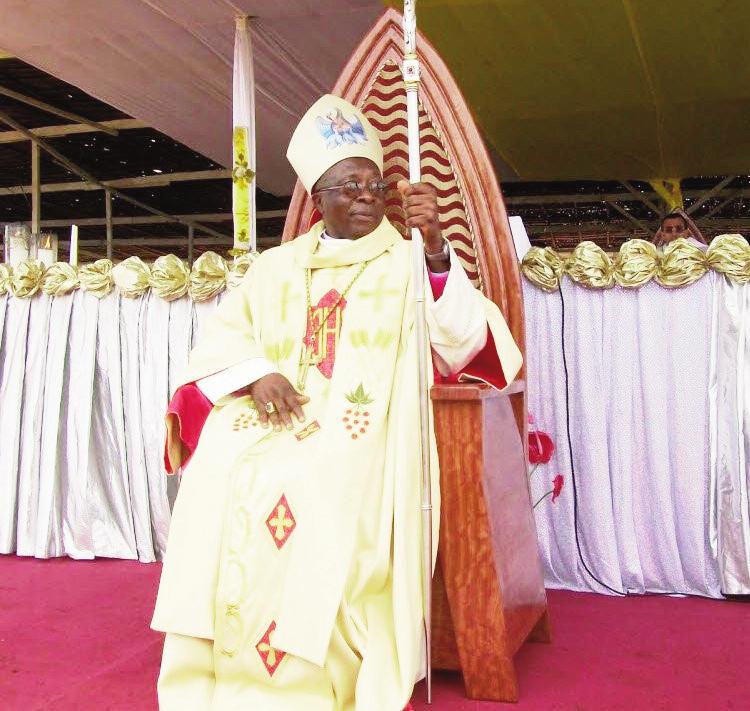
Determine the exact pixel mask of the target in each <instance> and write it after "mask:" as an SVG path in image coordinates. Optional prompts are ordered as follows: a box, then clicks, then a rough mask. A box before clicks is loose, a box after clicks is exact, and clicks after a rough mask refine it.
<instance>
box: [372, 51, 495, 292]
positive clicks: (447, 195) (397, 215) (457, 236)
mask: <svg viewBox="0 0 750 711" xmlns="http://www.w3.org/2000/svg"><path fill="white" fill-rule="evenodd" d="M363 110H364V112H365V115H366V116H367V118H368V119H369V120H370V122H371V123H372V125H373V126H374V127H375V128H376V129H377V130H378V133H379V134H380V138H381V140H382V142H383V150H384V171H383V172H384V175H385V176H386V177H387V178H388V179H389V181H390V182H393V183H395V182H396V181H398V180H400V179H402V178H403V179H407V178H408V175H409V155H408V142H407V119H406V95H405V91H404V84H403V80H402V78H401V70H400V69H399V68H398V66H397V65H396V64H395V63H394V62H392V61H388V62H386V63H385V64H384V65H383V67H382V68H381V70H380V72H379V74H378V76H377V79H376V80H375V82H374V84H373V86H372V87H371V88H370V91H369V92H368V96H367V100H366V101H365V104H364V108H363ZM419 128H420V131H419V136H420V146H421V151H422V156H421V157H422V179H423V180H425V182H429V183H431V184H432V185H434V186H435V188H436V189H437V193H438V205H439V207H440V224H441V227H442V229H443V234H444V235H445V236H446V238H447V239H448V240H450V242H451V245H452V246H453V248H454V249H455V251H456V254H457V256H458V258H459V259H460V260H461V263H462V265H463V267H464V269H465V270H466V273H467V275H468V276H469V278H470V279H471V280H472V281H473V282H474V284H475V286H477V287H479V285H480V282H479V273H478V268H477V256H476V249H475V246H474V240H473V237H472V234H471V229H470V227H469V221H468V218H467V215H466V204H465V202H464V199H463V195H462V194H461V190H460V188H459V185H458V183H457V182H456V179H455V176H454V175H453V169H452V166H451V162H450V159H449V157H448V154H447V152H446V150H445V146H444V145H443V143H442V141H441V139H440V136H439V135H438V134H437V132H436V131H435V128H434V125H433V123H432V120H431V119H430V117H429V116H428V115H427V113H426V112H425V110H424V107H422V106H420V110H419ZM386 214H387V215H388V218H389V219H390V220H391V222H392V223H393V224H394V225H395V226H396V227H397V228H398V229H399V230H400V231H401V233H402V234H404V235H405V236H408V234H407V232H408V231H407V229H406V226H405V224H404V214H403V210H402V208H401V200H400V199H399V197H398V194H397V193H396V192H395V191H392V192H391V193H390V194H389V195H388V199H387V202H386Z"/></svg>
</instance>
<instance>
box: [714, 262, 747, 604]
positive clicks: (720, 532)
mask: <svg viewBox="0 0 750 711" xmlns="http://www.w3.org/2000/svg"><path fill="white" fill-rule="evenodd" d="M716 287H717V288H716V298H715V300H714V309H713V335H712V339H711V346H712V347H711V368H710V372H709V389H708V395H709V401H710V403H711V423H710V424H711V489H712V491H713V492H715V500H714V505H713V507H712V511H713V512H714V520H713V521H712V526H711V532H712V536H711V545H712V550H713V551H714V553H715V554H716V556H717V558H718V561H719V567H720V570H721V577H722V590H723V591H724V592H725V593H727V594H730V595H742V594H744V595H747V594H748V593H750V505H749V504H748V497H749V496H750V285H747V284H745V285H739V284H733V283H732V282H730V281H729V280H727V279H725V278H718V277H717V279H716Z"/></svg>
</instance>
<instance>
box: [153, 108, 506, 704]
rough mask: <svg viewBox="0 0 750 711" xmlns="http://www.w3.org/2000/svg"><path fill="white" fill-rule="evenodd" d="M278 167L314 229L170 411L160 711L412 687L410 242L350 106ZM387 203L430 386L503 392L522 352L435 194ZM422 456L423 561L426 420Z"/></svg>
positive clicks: (415, 563)
mask: <svg viewBox="0 0 750 711" xmlns="http://www.w3.org/2000/svg"><path fill="white" fill-rule="evenodd" d="M287 157H288V158H289V161H290V162H291V164H292V166H293V168H294V170H295V171H296V173H297V175H298V176H299V179H300V180H301V182H302V184H303V185H304V187H305V188H306V190H307V191H308V192H309V193H310V195H311V196H312V200H313V202H314V204H315V207H316V208H317V211H318V212H319V214H320V216H321V219H320V220H318V221H317V222H316V223H315V224H314V225H313V226H312V228H311V229H310V230H309V232H307V233H306V234H303V235H301V236H299V237H297V238H296V239H295V240H293V241H291V242H288V243H285V244H282V245H281V246H279V247H275V248H273V249H269V250H267V251H265V252H263V254H261V255H260V256H259V257H258V258H257V259H256V260H255V261H254V262H253V264H252V265H251V267H250V269H249V270H248V272H247V275H246V277H245V279H244V280H243V282H242V283H241V285H240V286H238V287H237V288H235V289H234V290H233V291H232V292H231V293H230V294H229V295H228V296H227V297H226V298H225V299H224V300H223V301H222V302H221V304H220V305H219V307H218V308H217V309H216V311H215V314H214V315H213V316H212V318H211V320H210V322H209V323H207V325H206V327H205V329H204V331H203V333H202V334H201V337H200V339H199V341H198V343H197V345H196V347H195V349H194V350H193V351H192V353H191V355H190V359H189V365H188V368H187V371H186V372H185V373H184V376H183V378H182V380H181V382H182V385H181V386H180V387H179V388H178V389H177V391H176V392H175V394H174V397H173V399H172V402H171V403H170V407H169V412H168V415H167V430H168V440H167V445H166V454H165V456H166V458H167V465H168V468H169V469H170V470H171V471H176V470H177V469H178V468H181V470H182V474H183V476H182V480H181V486H180V491H179V494H178V496H177V500H176V502H175V507H174V512H173V517H172V522H171V528H170V532H169V542H168V546H167V552H166V557H165V561H164V568H163V572H162V577H161V583H160V586H159V594H158V598H157V602H156V609H155V612H154V617H153V622H152V626H153V628H154V629H156V630H159V631H162V632H165V633H166V638H165V644H164V653H163V658H162V665H161V672H160V676H159V682H158V694H159V703H160V708H161V709H162V711H178V710H179V711H189V710H191V709H194V710H195V711H208V709H213V710H214V711H221V710H227V711H229V710H230V709H231V710H232V711H234V710H236V709H262V711H301V710H302V709H304V711H401V710H402V709H404V708H405V707H407V704H408V703H409V699H410V697H411V695H412V691H413V687H414V684H415V682H417V681H418V680H419V678H420V676H421V675H423V673H424V642H423V639H424V636H423V605H422V598H423V595H422V582H421V573H420V570H421V557H422V554H421V550H422V542H421V538H422V536H421V516H420V502H421V499H420V486H421V473H420V451H419V447H420V434H419V433H420V404H419V403H420V394H419V392H418V387H417V379H418V377H417V373H418V366H417V363H418V358H417V343H416V337H415V327H414V317H415V306H414V295H413V283H412V266H411V265H412V250H411V246H410V245H411V243H410V242H408V241H406V240H404V239H403V237H402V236H401V234H400V233H399V231H398V230H397V229H395V228H394V227H393V225H391V223H390V222H389V221H388V219H387V218H386V217H385V208H386V194H387V191H388V185H387V184H386V182H385V181H384V180H383V148H382V146H381V143H380V140H379V138H378V135H377V132H376V130H375V129H374V128H373V126H372V125H371V124H370V123H369V121H368V120H367V118H366V117H365V116H364V114H363V113H362V112H361V111H360V110H359V109H357V108H356V107H354V106H352V105H351V104H349V103H348V102H346V101H344V100H342V99H340V98H338V97H335V96H330V95H327V96H323V97H322V98H321V99H319V100H318V101H317V102H316V103H315V104H314V105H313V106H312V107H311V108H310V109H309V111H308V112H307V113H306V114H305V116H303V118H302V120H301V121H300V123H299V125H298V126H297V128H296V130H295V132H294V135H293V136H292V139H291V142H290V144H289V149H288V152H287ZM398 191H399V193H400V195H401V199H402V200H403V205H404V212H405V215H406V224H407V226H408V227H416V228H419V229H420V230H421V233H422V235H423V236H424V250H425V262H424V264H425V267H424V268H425V273H426V277H427V279H426V281H427V283H428V284H429V287H428V288H427V294H426V304H425V311H426V323H427V330H428V333H429V341H430V344H431V352H432V356H433V366H434V373H435V375H434V377H435V378H438V379H441V380H443V379H456V378H459V377H474V378H479V379H481V380H484V381H485V382H487V383H489V384H490V385H492V386H494V387H496V388H500V389H502V388H504V387H506V385H507V384H509V383H510V382H511V381H512V380H513V378H514V377H515V375H516V374H517V372H518V370H519V368H520V366H521V354H520V352H519V350H518V348H517V347H516V344H515V343H514V342H513V339H512V337H511V334H510V332H509V330H508V327H507V325H506V323H505V321H504V320H503V317H502V315H501V314H500V312H499V310H498V309H497V307H496V306H495V305H494V304H493V303H491V302H490V301H488V300H487V299H486V298H484V297H483V296H482V294H481V293H480V292H479V291H477V290H476V289H475V288H474V287H473V286H472V284H471V282H470V281H469V279H468V277H467V276H466V274H465V273H464V271H463V269H462V267H461V265H460V263H459V261H458V259H457V257H456V255H455V254H454V252H453V250H452V248H451V246H450V245H449V244H448V242H447V241H446V240H445V239H444V238H443V236H442V234H441V230H440V220H439V211H438V204H437V197H436V191H435V189H434V188H433V187H431V186H430V185H427V184H424V183H418V184H412V185H409V184H408V183H406V182H403V181H402V182H400V183H399V184H398ZM429 375H430V379H431V381H432V378H433V372H430V374H429ZM429 441H430V452H429V456H430V457H431V462H432V477H433V504H434V509H435V510H434V515H433V524H434V527H435V530H434V535H433V540H434V541H435V545H436V544H437V540H438V530H437V527H438V522H439V518H440V516H439V504H440V498H439V488H438V487H439V476H438V474H439V471H438V460H437V452H436V447H435V436H434V432H433V431H432V426H431V424H430V433H429ZM456 444H457V446H460V443H456ZM430 564H431V565H434V555H433V560H432V561H430Z"/></svg>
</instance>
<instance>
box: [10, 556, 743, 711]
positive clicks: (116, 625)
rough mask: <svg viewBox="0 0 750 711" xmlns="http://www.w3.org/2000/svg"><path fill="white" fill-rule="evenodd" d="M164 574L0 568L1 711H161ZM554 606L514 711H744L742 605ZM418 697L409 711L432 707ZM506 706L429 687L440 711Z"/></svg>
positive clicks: (591, 600) (13, 562)
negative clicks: (156, 622) (154, 619)
mask: <svg viewBox="0 0 750 711" xmlns="http://www.w3.org/2000/svg"><path fill="white" fill-rule="evenodd" d="M158 576H159V566H158V565H145V564H140V563H136V562H131V561H115V560H97V561H92V562H81V561H72V560H68V559H57V560H49V561H40V560H33V559H26V558H16V557H13V556H0V709H2V710H3V711H16V710H19V711H20V710H23V711H34V710H35V709H54V711H73V710H74V709H75V711H88V710H89V709H92V710H96V711H105V710H110V709H111V710H114V709H117V710H119V709H123V710H124V709H128V710H131V711H140V710H144V711H147V710H151V709H155V708H156V697H155V691H154V684H155V680H156V675H157V670H158V666H159V655H160V649H161V639H160V636H159V635H158V634H156V633H154V632H152V631H150V630H149V629H148V620H149V616H150V613H151V607H152V605H153V600H154V595H155V592H156V585H157V582H158ZM549 603H550V609H551V614H552V619H553V625H554V628H553V632H554V641H553V643H552V644H551V645H527V646H526V647H524V649H522V651H521V652H520V653H519V655H518V656H517V658H516V661H517V664H516V666H517V669H518V676H519V681H520V687H521V701H520V702H519V704H518V705H517V706H516V707H515V708H519V709H523V710H527V709H535V710H540V711H541V710H542V709H544V710H545V711H551V710H555V709H566V710H567V709H570V710H576V711H587V710H594V709H597V710H598V709H628V710H631V709H638V710H640V709H644V710H648V711H651V710H654V709H680V710H681V711H685V710H692V709H701V710H703V709H705V710H706V711H713V710H714V709H750V681H748V680H749V679H750V645H749V644H748V642H750V605H748V604H744V603H741V602H726V601H711V600H698V599H674V598H668V597H651V598H628V599H619V598H612V597H604V596H599V595H591V594H583V593H571V592H561V591H554V590H553V591H550V593H549ZM422 697H423V694H422V692H421V689H419V688H418V689H417V692H416V693H415V699H414V708H415V711H423V710H424V709H427V708H428V707H427V706H426V704H424V702H423V698H422ZM506 708H514V707H513V706H507V705H504V704H494V703H480V702H476V701H467V700H465V699H463V698H462V688H461V683H460V678H459V677H458V676H457V675H445V674H438V675H437V676H436V680H435V685H434V703H433V706H432V709H433V710H434V711H449V710H450V711H492V710H493V709H506ZM248 711H250V710H248ZM257 711H262V710H261V709H258V710H257ZM300 711H304V710H303V709H300ZM384 711H387V710H384Z"/></svg>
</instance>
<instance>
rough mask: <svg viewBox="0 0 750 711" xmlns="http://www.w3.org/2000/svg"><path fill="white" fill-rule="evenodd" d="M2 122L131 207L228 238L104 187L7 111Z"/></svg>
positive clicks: (71, 169)
mask: <svg viewBox="0 0 750 711" xmlns="http://www.w3.org/2000/svg"><path fill="white" fill-rule="evenodd" d="M0 121H2V122H3V123H6V124H8V126H10V127H11V128H12V129H14V130H16V131H20V132H21V133H24V134H26V135H27V136H28V137H29V138H30V139H31V140H33V141H34V143H36V144H37V145H38V146H39V148H41V149H42V150H44V151H46V152H47V153H49V154H50V155H51V156H52V157H53V158H54V159H55V160H57V161H58V162H59V163H60V164H61V165H63V166H64V167H65V168H67V169H68V170H70V171H71V172H73V173H75V174H76V175H78V176H79V177H80V178H83V179H84V180H85V181H86V182H87V183H91V184H93V185H99V186H101V187H102V188H105V189H106V188H107V187H110V189H111V190H112V194H113V195H115V196H116V197H118V198H120V199H121V200H124V201H125V202H128V203H130V204H131V205H135V206H136V207H138V208H140V209H141V210H144V211H145V212H150V213H151V214H152V215H161V216H162V217H168V218H170V220H173V221H175V222H181V223H184V224H186V225H189V224H192V225H195V227H196V229H199V230H201V231H202V232H206V233H207V234H210V235H214V236H215V237H227V235H225V234H222V233H221V232H218V231H217V230H215V229H213V228H212V227H207V226H206V225H202V224H199V223H198V222H195V221H194V220H181V219H179V218H175V216H174V215H170V214H169V213H167V212H164V211H163V210H158V209H157V208H155V207H151V205H147V204H146V203H144V202H141V201H140V200H136V199H135V198H133V197H130V195H126V194H125V193H123V192H121V191H120V190H117V189H115V188H112V187H111V186H107V185H104V184H103V183H102V182H101V181H100V180H98V179H97V178H95V177H94V176H93V175H92V174H91V173H89V172H88V171H86V170H84V169H83V168H81V166H79V165H78V164H76V163H74V162H73V161H72V160H70V159H69V158H67V157H65V156H64V155H63V154H62V153H60V151H58V150H57V149H56V148H53V147H52V146H51V145H50V144H49V143H47V142H46V141H45V140H43V139H41V138H39V137H38V136H35V135H34V134H32V133H30V132H29V130H28V129H27V128H24V127H23V126H22V125H21V124H20V123H18V121H16V120H15V119H14V118H12V117H11V116H8V114H7V113H6V112H5V111H0Z"/></svg>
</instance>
